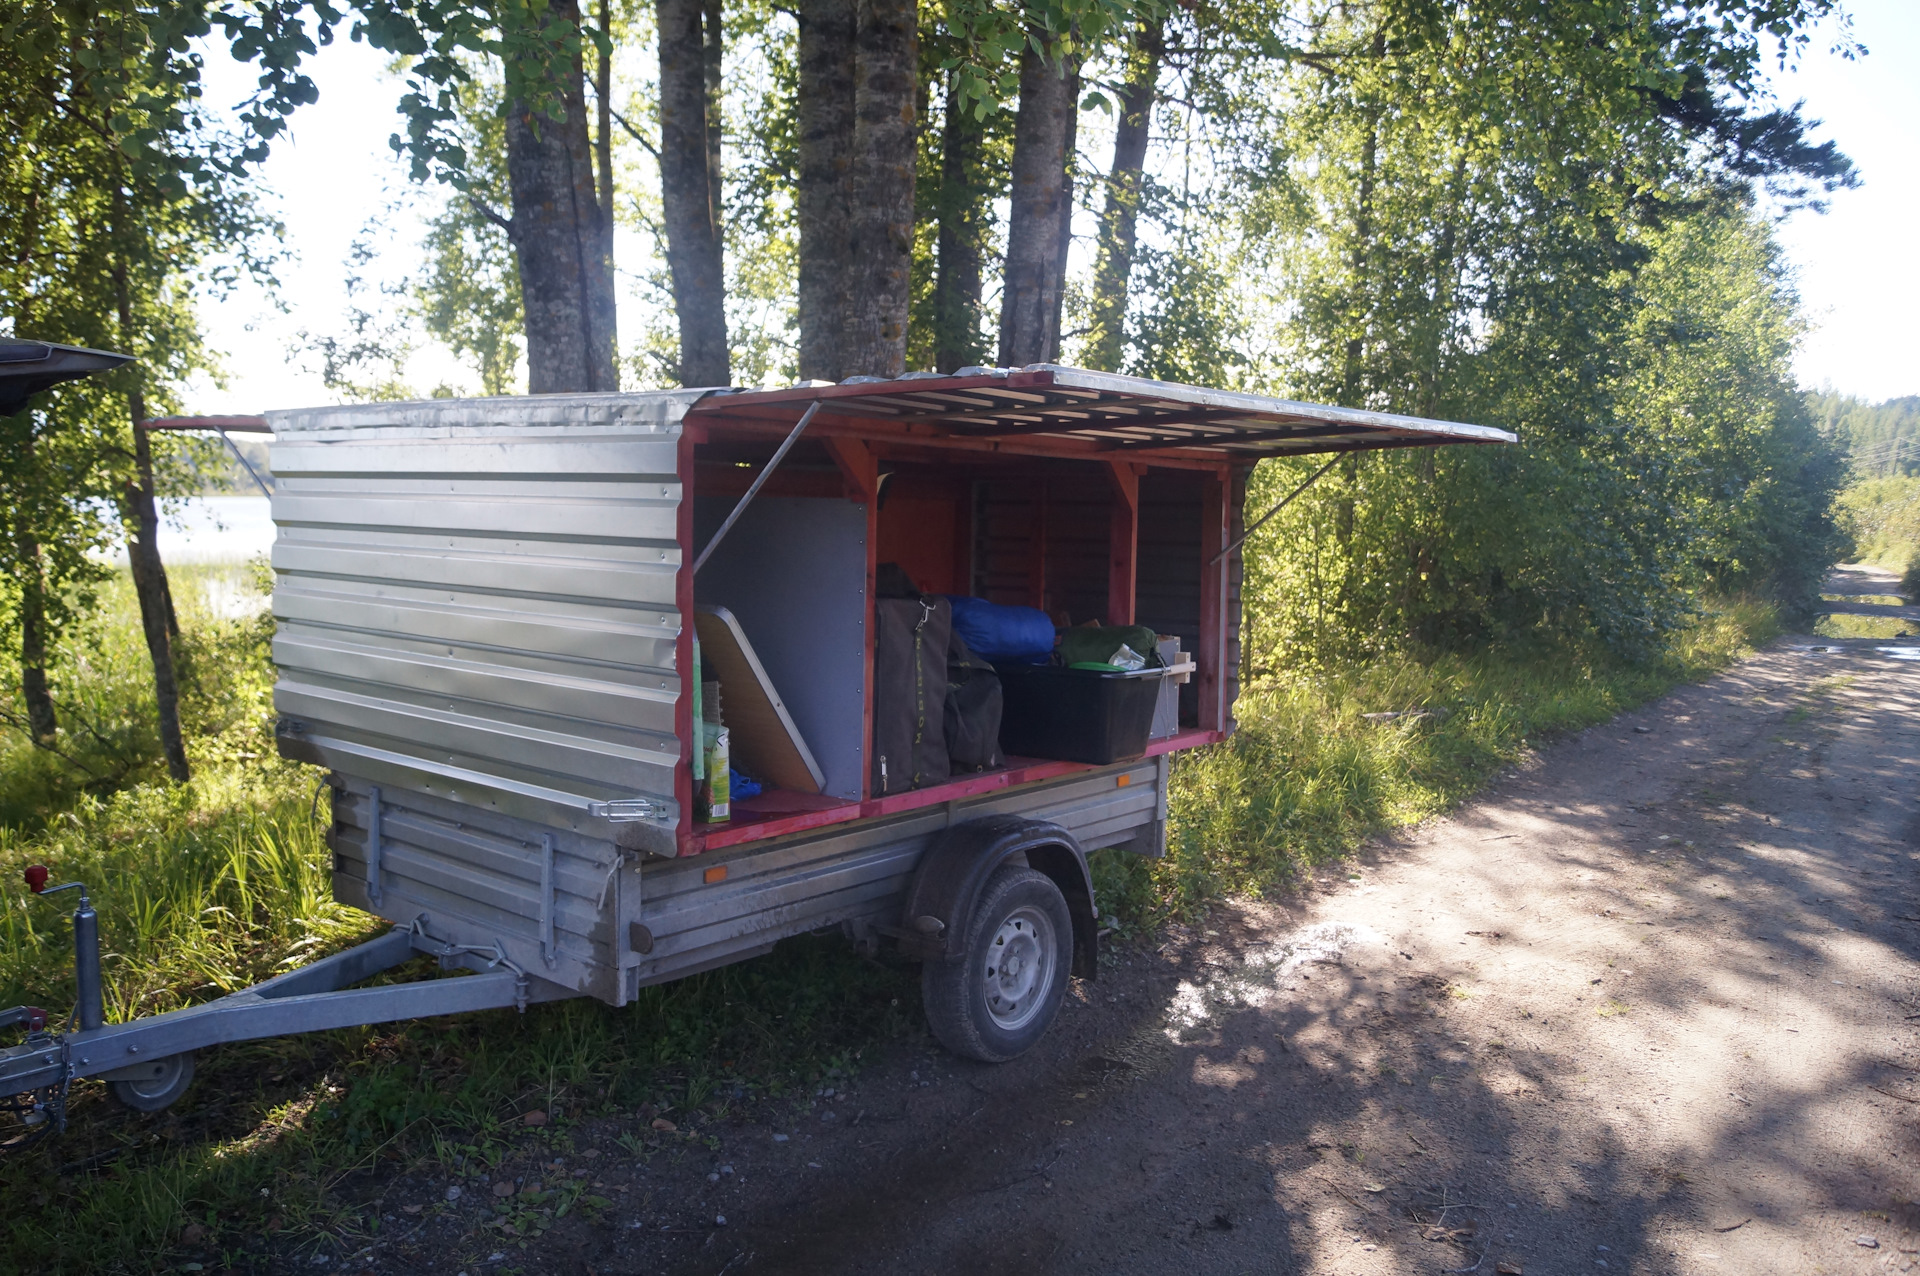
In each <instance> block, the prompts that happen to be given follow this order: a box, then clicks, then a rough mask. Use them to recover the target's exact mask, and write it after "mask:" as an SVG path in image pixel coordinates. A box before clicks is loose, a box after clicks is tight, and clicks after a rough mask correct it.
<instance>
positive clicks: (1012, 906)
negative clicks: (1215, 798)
mask: <svg viewBox="0 0 1920 1276" xmlns="http://www.w3.org/2000/svg"><path fill="white" fill-rule="evenodd" d="M1072 967H1073V914H1071V913H1070V912H1068V911H1067V901H1066V897H1065V896H1063V895H1061V893H1060V888H1059V887H1058V886H1055V885H1054V884H1053V879H1052V878H1050V877H1048V876H1047V875H1046V874H1044V873H1038V872H1035V871H1034V870H1033V869H1030V868H1022V867H1020V866H1019V865H1015V864H1009V865H1006V866H1004V867H1002V868H1000V869H999V870H998V871H996V872H995V873H994V875H993V876H992V877H989V878H988V879H987V884H986V886H985V887H984V888H982V890H981V892H980V902H979V904H978V905H977V906H976V907H975V908H974V911H973V922H972V925H970V926H969V927H968V930H967V937H966V956H965V957H963V958H961V959H960V960H959V961H953V962H949V961H938V960H935V961H929V962H927V963H925V964H924V965H922V966H921V968H920V996H921V1000H922V1001H923V1002H924V1003H925V1005H926V1011H927V1024H928V1026H929V1027H931V1028H932V1029H933V1035H934V1036H936V1037H938V1038H939V1039H940V1043H941V1044H942V1045H944V1046H946V1048H947V1049H949V1050H951V1051H953V1052H954V1053H955V1054H957V1055H960V1056H962V1057H964V1058H968V1059H978V1060H980V1061H981V1062H982V1063H1005V1062H1006V1061H1007V1060H1009V1059H1011V1058H1013V1057H1014V1056H1016V1055H1019V1054H1021V1053H1023V1052H1025V1051H1026V1050H1027V1049H1029V1048H1030V1047H1031V1046H1032V1045H1033V1044H1034V1042H1036V1041H1038V1040H1040V1038H1041V1037H1042V1036H1043V1035H1044V1034H1045V1033H1046V1031H1047V1029H1048V1027H1050V1026H1051V1025H1052V1023H1053V1020H1054V1016H1056V1015H1058V1014H1059V1013H1060V1001H1061V999H1062V998H1063V997H1065V996H1066V992H1067V976H1068V974H1069V973H1070V971H1071V970H1072Z"/></svg>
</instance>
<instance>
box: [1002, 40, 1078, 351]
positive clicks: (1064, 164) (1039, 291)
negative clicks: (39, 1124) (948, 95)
mask: <svg viewBox="0 0 1920 1276" xmlns="http://www.w3.org/2000/svg"><path fill="white" fill-rule="evenodd" d="M1057 53H1058V46H1057V45H1056V44H1054V43H1053V42H1051V41H1050V42H1048V44H1047V53H1046V55H1045V56H1042V55H1041V54H1039V53H1036V52H1034V49H1033V46H1032V44H1031V43H1029V44H1028V46H1027V48H1026V51H1025V52H1024V53H1023V54H1021V57H1020V110H1019V113H1018V114H1017V115H1016V116H1015V117H1014V123H1013V191H1012V201H1011V207H1010V209H1009V212H1008V217H1007V267H1006V281H1005V285H1004V288H1003V291H1002V293H1001V301H1000V362H1001V364H1002V365H1005V366H1009V367H1022V366H1024V365H1026V364H1029V363H1051V362H1053V361H1054V360H1055V359H1058V358H1059V357H1060V305H1061V302H1062V301H1063V300H1064V299H1065V294H1066V282H1067V245H1068V243H1069V242H1070V238H1071V235H1072V231H1073V179H1072V176H1071V175H1070V174H1069V172H1068V166H1069V165H1070V164H1071V163H1072V160H1073V142H1074V131H1075V128H1076V127H1077V125H1078V123H1079V119H1078V117H1079V107H1080V102H1079V99H1080V68H1079V65H1078V64H1077V63H1074V64H1071V65H1069V64H1067V63H1065V62H1063V61H1061V60H1060V59H1059V58H1058V56H1057Z"/></svg>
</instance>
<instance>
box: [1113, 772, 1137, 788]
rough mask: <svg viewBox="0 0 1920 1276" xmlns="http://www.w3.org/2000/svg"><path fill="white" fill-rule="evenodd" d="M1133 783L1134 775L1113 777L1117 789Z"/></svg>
mask: <svg viewBox="0 0 1920 1276" xmlns="http://www.w3.org/2000/svg"><path fill="white" fill-rule="evenodd" d="M1132 783H1133V777H1132V776H1130V775H1116V776H1115V777H1113V787H1114V788H1116V789H1124V788H1126V787H1127V786H1128V785H1129V784H1132Z"/></svg>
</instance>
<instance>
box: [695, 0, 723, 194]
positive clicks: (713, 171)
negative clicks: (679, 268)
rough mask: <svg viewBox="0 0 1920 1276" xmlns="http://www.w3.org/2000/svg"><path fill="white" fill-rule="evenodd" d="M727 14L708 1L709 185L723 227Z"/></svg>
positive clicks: (716, 1) (705, 42)
mask: <svg viewBox="0 0 1920 1276" xmlns="http://www.w3.org/2000/svg"><path fill="white" fill-rule="evenodd" d="M725 16H726V15H725V14H724V13H723V12H722V10H721V0H706V10H705V17H706V29H705V31H704V32H703V35H704V40H703V42H702V45H701V54H702V60H703V62H704V64H705V67H706V72H707V184H708V186H709V187H710V189H711V195H710V197H709V198H710V199H711V202H712V204H713V224H714V225H715V226H716V227H719V228H721V229H722V230H724V229H725V227H726V207H727V190H726V182H725V181H724V177H725V172H724V170H723V169H722V168H721V167H720V160H721V155H720V142H721V138H722V135H723V134H724V132H725V128H724V126H725V124H726V120H725V119H724V118H723V116H722V114H721V108H722V105H723V104H724V103H725V102H726V100H727V97H726V94H727V86H726V81H725V79H724V78H723V77H722V76H721V70H722V59H723V58H724V57H725V55H726V50H727V42H726V26H725V21H724V20H725Z"/></svg>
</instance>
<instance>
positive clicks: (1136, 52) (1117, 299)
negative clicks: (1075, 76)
mask: <svg viewBox="0 0 1920 1276" xmlns="http://www.w3.org/2000/svg"><path fill="white" fill-rule="evenodd" d="M1161 50H1162V40H1161V31H1160V24H1159V23H1158V22H1147V23H1142V24H1141V26H1140V29H1139V31H1138V32H1137V33H1136V34H1135V36H1134V43H1133V57H1132V59H1131V62H1130V65H1129V67H1128V74H1127V84H1126V87H1125V88H1124V89H1123V90H1122V91H1121V93H1120V122H1119V124H1118V125H1116V126H1115V128H1114V135H1113V171H1112V172H1111V173H1109V174H1108V176H1107V206H1106V209H1105V210H1104V211H1103V212H1102V213H1101V215H1100V250H1099V254H1098V256H1097V258H1096V259H1095V265H1094V272H1093V324H1092V331H1091V332H1090V333H1089V335H1088V338H1087V366H1088V367H1090V368H1097V369H1099V370H1100V371H1102V372H1118V371H1119V370H1120V362H1121V359H1122V358H1123V357H1124V356H1125V354H1126V343H1127V336H1126V328H1127V288H1128V285H1129V284H1130V282H1131V280H1132V275H1133V250H1134V246H1135V244H1136V242H1137V234H1138V229H1139V218H1140V193H1141V187H1142V184H1143V182H1144V170H1145V168H1146V162H1147V141H1148V138H1149V134H1150V131H1151V127H1152V124H1153V103H1154V95H1155V89H1156V87H1157V85H1158V83H1159V79H1160V56H1161Z"/></svg>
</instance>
